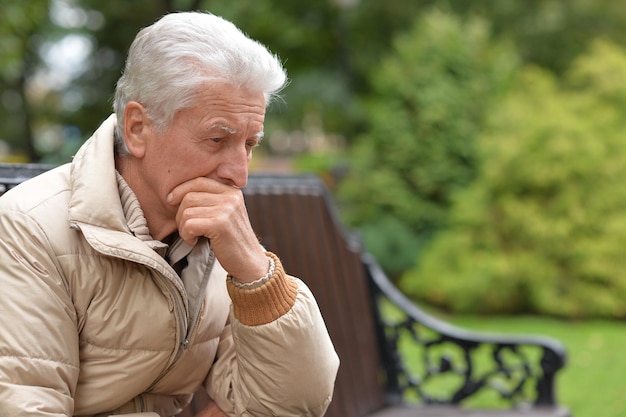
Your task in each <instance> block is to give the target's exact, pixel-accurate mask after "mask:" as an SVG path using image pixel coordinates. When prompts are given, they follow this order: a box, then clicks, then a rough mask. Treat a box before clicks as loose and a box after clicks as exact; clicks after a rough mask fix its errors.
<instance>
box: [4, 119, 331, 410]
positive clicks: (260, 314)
mask: <svg viewBox="0 0 626 417" xmlns="http://www.w3.org/2000/svg"><path fill="white" fill-rule="evenodd" d="M114 126H115V117H114V116H111V117H110V118H109V119H107V120H106V121H105V122H104V123H103V124H102V126H101V127H100V128H99V129H98V130H97V131H96V133H95V134H94V136H93V137H92V138H91V139H90V140H89V141H87V142H86V143H85V145H83V147H82V148H81V149H80V151H79V152H78V154H77V155H76V157H75V158H74V160H73V162H72V163H71V164H67V165H64V166H61V167H59V168H56V169H54V170H52V171H50V172H48V173H46V174H43V175H41V176H39V177H37V178H35V179H32V180H30V181H27V182H25V183H23V184H22V185H20V186H18V187H16V188H14V189H13V190H11V191H9V192H7V193H6V194H5V195H3V196H2V197H1V198H0V416H11V417H18V416H71V415H76V416H95V415H104V416H106V415H109V414H120V413H122V414H123V413H133V412H148V411H154V412H156V413H158V414H159V415H160V416H171V415H174V414H176V413H178V412H179V411H180V410H181V409H182V408H183V407H184V406H185V405H186V404H187V403H188V402H189V401H190V399H191V394H192V393H193V392H194V391H195V390H196V389H197V388H198V387H199V386H200V385H202V384H204V385H205V386H206V389H207V391H208V392H209V395H210V396H211V397H212V398H214V399H215V401H216V402H217V404H218V405H219V406H220V408H222V409H223V410H224V411H225V412H226V413H227V414H228V415H229V416H254V417H260V416H321V415H323V414H324V411H325V410H326V408H327V407H328V404H329V402H330V400H331V396H332V391H333V385H334V379H335V376H336V372H337V368H338V358H337V355H336V353H335V351H334V348H333V346H332V343H331V341H330V339H329V336H328V333H327V331H326V328H325V325H324V323H323V320H322V317H321V315H320V312H319V309H318V307H317V305H316V303H315V300H314V298H313V296H312V295H311V293H310V291H309V290H308V288H307V287H306V286H305V285H304V284H303V283H302V282H301V281H299V280H297V279H296V278H293V277H290V276H287V275H285V273H284V271H283V270H282V267H281V265H280V261H278V260H277V265H276V266H277V267H276V273H275V274H274V276H272V278H271V279H270V280H269V281H267V283H265V284H264V285H263V286H261V287H259V288H256V289H242V288H239V287H236V286H235V285H233V284H232V283H230V282H227V279H226V272H225V271H224V270H223V269H222V268H221V266H220V265H219V263H218V262H217V260H216V259H214V257H213V254H212V251H211V249H210V247H209V245H208V243H207V241H206V240H204V241H200V243H198V244H197V245H196V246H195V247H194V248H193V250H192V251H191V253H189V255H188V263H189V264H188V266H187V267H186V268H185V269H184V270H183V272H182V279H181V278H179V276H178V275H177V274H176V272H175V271H174V269H173V268H172V267H171V266H170V265H169V264H168V262H167V261H166V260H165V257H164V255H165V252H166V250H167V249H168V248H167V247H166V245H164V244H162V243H161V242H158V241H154V240H152V239H151V237H150V236H149V234H148V230H147V226H146V223H145V219H144V217H143V212H142V210H141V208H140V207H139V203H138V201H137V200H136V197H135V196H134V194H133V193H132V191H130V189H129V188H128V186H127V185H126V184H125V182H124V181H123V180H121V177H119V175H116V172H115V169H114V166H115V165H114V157H113V128H114ZM303 238H305V237H303ZM303 256H305V255H303ZM229 293H230V296H229ZM231 299H232V302H231Z"/></svg>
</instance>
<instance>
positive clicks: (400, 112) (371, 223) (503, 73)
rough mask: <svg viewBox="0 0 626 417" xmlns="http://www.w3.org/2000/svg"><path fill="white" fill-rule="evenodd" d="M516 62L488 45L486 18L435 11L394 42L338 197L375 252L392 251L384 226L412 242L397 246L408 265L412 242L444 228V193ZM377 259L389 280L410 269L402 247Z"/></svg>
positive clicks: (464, 170) (470, 154) (470, 172)
mask: <svg viewBox="0 0 626 417" xmlns="http://www.w3.org/2000/svg"><path fill="white" fill-rule="evenodd" d="M516 62H517V61H516V56H515V53H514V51H513V49H511V48H509V47H507V45H505V44H494V43H492V42H491V40H490V33H489V28H488V24H487V22H485V21H484V20H482V19H475V18H471V19H467V20H461V19H459V18H456V17H454V16H453V15H452V14H449V13H445V12H442V11H439V10H436V9H433V10H432V11H431V12H429V13H427V14H425V15H423V16H422V17H420V18H419V19H418V20H416V21H415V24H414V26H413V28H412V30H410V31H409V32H408V33H405V34H403V35H401V36H400V37H398V38H397V39H396V40H395V42H394V43H393V49H392V52H391V53H390V54H389V56H387V57H386V58H385V59H383V60H382V62H381V63H380V65H379V66H378V67H376V68H375V69H374V70H373V71H372V73H371V82H372V86H373V98H372V100H371V101H370V103H369V106H368V108H367V109H368V112H367V114H368V123H369V124H368V133H367V134H365V135H363V136H362V137H360V138H359V140H358V142H356V143H355V145H354V147H353V149H352V152H351V166H350V172H349V173H348V175H347V177H346V178H345V180H344V181H343V183H342V184H341V185H340V193H339V195H340V197H341V200H342V202H343V208H344V213H345V215H346V219H347V220H348V222H349V223H350V224H351V225H356V226H361V227H362V228H363V231H364V234H365V236H364V238H365V241H366V243H367V244H368V247H369V248H371V249H372V251H373V252H374V248H378V247H394V245H392V244H391V241H392V240H393V239H396V237H397V236H398V235H397V233H395V232H393V230H395V229H397V228H398V227H394V228H391V229H390V228H389V227H387V225H389V224H390V223H395V224H399V225H403V227H404V228H405V229H406V232H405V234H407V233H408V235H409V236H410V235H412V236H413V243H411V244H405V245H403V248H404V250H406V251H410V253H411V254H412V255H411V256H410V257H411V258H412V259H414V255H413V254H414V253H415V250H416V248H417V247H418V246H419V241H421V242H422V243H423V242H425V241H428V239H430V237H431V236H433V234H434V233H435V232H437V231H438V230H439V229H440V228H442V227H444V226H445V224H446V222H447V216H448V211H449V208H450V205H451V202H452V201H451V196H452V195H453V193H454V192H455V191H456V190H458V189H460V188H463V187H465V186H467V184H469V183H470V182H471V181H472V179H473V178H474V176H475V172H476V169H477V162H478V161H477V155H476V141H477V137H478V134H479V133H480V131H481V129H482V127H483V124H484V119H485V115H486V114H487V113H488V111H490V109H491V106H492V104H493V103H494V99H495V97H497V96H498V94H500V91H501V90H502V89H503V88H504V87H505V86H506V84H507V81H508V80H509V79H510V77H511V76H512V74H513V71H514V70H515V68H516ZM387 217H393V218H394V219H395V220H393V221H392V220H389V219H388V218H387ZM366 225H367V227H365V226H366ZM376 241H378V242H380V241H382V242H388V243H387V244H383V245H381V244H380V243H379V244H376V243H375V242H376ZM404 241H409V239H407V237H405V238H404ZM374 254H375V255H376V256H377V257H378V259H379V260H381V262H382V265H383V267H384V268H385V269H386V270H387V271H388V272H390V273H398V272H401V270H402V269H403V268H406V267H407V266H408V265H407V264H406V262H401V261H400V260H401V259H407V257H406V256H405V254H403V253H402V251H401V250H398V251H393V253H375V252H374Z"/></svg>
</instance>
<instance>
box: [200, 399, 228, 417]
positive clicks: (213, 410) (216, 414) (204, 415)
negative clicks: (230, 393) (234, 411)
mask: <svg viewBox="0 0 626 417" xmlns="http://www.w3.org/2000/svg"><path fill="white" fill-rule="evenodd" d="M194 417H227V416H226V414H224V412H223V411H222V410H220V409H219V407H218V406H217V405H216V404H215V403H214V402H213V401H209V404H208V405H207V406H206V407H204V408H203V409H202V411H200V412H199V413H198V414H196V415H195V416H194Z"/></svg>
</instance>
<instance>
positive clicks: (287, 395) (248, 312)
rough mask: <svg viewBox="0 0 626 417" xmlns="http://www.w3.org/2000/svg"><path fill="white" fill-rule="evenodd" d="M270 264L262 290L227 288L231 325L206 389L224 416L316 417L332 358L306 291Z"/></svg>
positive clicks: (330, 384)
mask: <svg viewBox="0 0 626 417" xmlns="http://www.w3.org/2000/svg"><path fill="white" fill-rule="evenodd" d="M275 262H276V272H275V274H274V276H273V277H272V279H270V280H269V281H268V282H267V283H266V284H264V285H263V286H262V287H259V288H256V289H254V290H247V289H241V288H238V287H236V286H235V285H232V284H230V283H229V293H230V295H231V299H232V301H233V304H232V311H231V325H230V326H228V327H227V328H226V329H225V332H224V334H223V335H222V339H221V342H220V347H219V351H218V358H217V360H216V363H215V364H214V366H213V368H212V370H211V373H210V375H209V378H208V379H207V390H208V392H209V395H210V396H211V397H212V398H213V399H214V400H215V401H216V402H217V404H218V405H219V406H220V408H221V409H222V410H224V411H225V412H226V413H227V414H228V415H229V416H236V417H243V416H246V417H248V416H250V417H251V416H255V417H262V416H276V415H280V416H322V415H323V414H324V412H325V411H326V409H327V408H328V405H329V404H330V400H331V399H332V393H333V388H334V382H335V377H336V374H337V369H338V366H339V359H338V357H337V354H336V353H335V350H334V347H333V345H332V342H331V340H330V337H329V335H328V332H327V330H326V326H325V324H324V321H323V319H322V316H321V313H320V311H319V308H318V306H317V303H316V301H315V298H314V297H313V295H312V294H311V291H310V290H309V289H308V287H307V286H306V285H305V284H304V283H303V282H302V281H300V280H298V279H296V278H293V277H290V276H288V275H286V274H285V272H284V271H283V268H282V265H281V264H280V261H279V260H278V259H277V258H275Z"/></svg>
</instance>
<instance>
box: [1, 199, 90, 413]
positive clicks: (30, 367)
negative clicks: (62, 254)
mask: <svg viewBox="0 0 626 417" xmlns="http://www.w3.org/2000/svg"><path fill="white" fill-rule="evenodd" d="M46 242H47V238H46V236H45V234H44V233H43V232H42V231H41V229H40V228H39V227H38V226H37V224H35V223H34V222H33V221H32V220H31V219H30V218H29V217H28V216H27V215H25V214H21V213H12V214H11V215H10V216H8V215H7V209H6V208H4V207H2V208H0V288H2V291H0V317H1V319H0V415H2V416H15V417H22V416H24V417H25V416H38V417H42V416H67V415H72V412H73V409H74V401H73V394H74V391H75V388H76V382H77V379H78V370H79V359H78V333H77V330H76V328H77V325H76V317H75V312H74V309H73V305H72V300H71V297H70V296H69V295H68V291H67V288H66V284H65V282H64V280H63V279H62V278H61V277H60V276H59V274H58V273H57V271H58V268H57V267H56V265H55V262H54V259H53V257H51V256H50V255H49V253H50V248H49V247H47V246H46Z"/></svg>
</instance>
